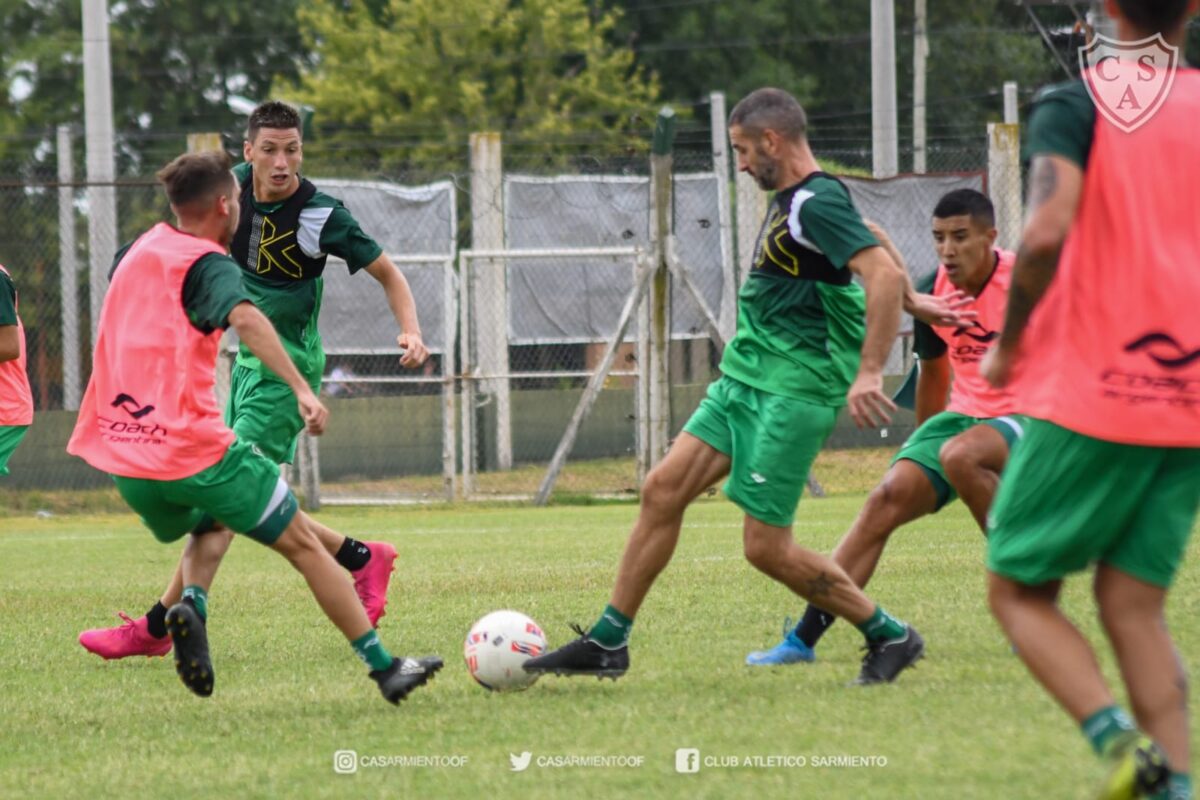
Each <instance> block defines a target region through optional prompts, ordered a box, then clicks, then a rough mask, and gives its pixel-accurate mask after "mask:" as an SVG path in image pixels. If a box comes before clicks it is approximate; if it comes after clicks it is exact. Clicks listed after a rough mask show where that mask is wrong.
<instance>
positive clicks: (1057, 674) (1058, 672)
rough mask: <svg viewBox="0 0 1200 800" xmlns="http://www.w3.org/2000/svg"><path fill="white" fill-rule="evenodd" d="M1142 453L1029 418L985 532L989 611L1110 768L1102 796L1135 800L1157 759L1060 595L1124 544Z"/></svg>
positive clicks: (1149, 467)
mask: <svg viewBox="0 0 1200 800" xmlns="http://www.w3.org/2000/svg"><path fill="white" fill-rule="evenodd" d="M1148 454H1151V453H1150V449H1149V448H1137V447H1130V446H1127V445H1120V444H1115V443H1112V442H1104V441H1100V440H1097V439H1091V438H1089V437H1086V436H1082V435H1080V434H1076V433H1074V432H1072V431H1069V430H1066V429H1064V428H1061V427H1059V426H1057V425H1054V424H1052V423H1049V422H1045V421H1042V420H1036V419H1030V420H1028V421H1027V424H1026V426H1025V434H1024V436H1023V437H1022V441H1021V446H1020V447H1018V448H1016V449H1015V451H1014V452H1013V455H1012V458H1011V460H1010V463H1009V464H1008V466H1007V468H1006V471H1005V474H1004V479H1003V480H1002V481H1001V483H1000V488H999V491H998V492H997V494H996V498H995V502H994V504H993V509H992V513H991V518H992V525H991V527H990V530H989V534H988V569H989V571H990V572H991V575H990V578H989V602H990V605H991V608H992V613H993V614H994V615H995V617H996V619H997V620H998V621H999V623H1000V625H1001V627H1002V628H1003V629H1004V630H1005V632H1006V634H1007V635H1008V636H1009V639H1010V640H1011V641H1012V642H1013V644H1015V645H1016V648H1017V652H1018V654H1019V655H1020V657H1021V659H1022V660H1023V661H1024V662H1025V664H1026V665H1027V666H1028V667H1029V669H1030V672H1032V673H1033V675H1034V677H1035V678H1036V679H1037V680H1038V681H1039V682H1040V683H1041V684H1042V685H1043V686H1044V687H1045V688H1046V690H1047V691H1048V692H1049V693H1050V695H1051V696H1052V697H1053V698H1054V699H1055V700H1056V701H1057V702H1058V703H1059V704H1060V705H1062V706H1063V708H1064V710H1066V711H1067V713H1068V714H1070V715H1071V717H1072V718H1073V719H1074V720H1075V721H1076V722H1077V723H1078V724H1079V725H1080V728H1081V730H1082V732H1083V734H1084V735H1085V736H1086V737H1087V739H1088V741H1089V742H1090V743H1091V745H1092V747H1093V749H1094V750H1095V752H1096V753H1097V754H1098V755H1099V756H1101V757H1102V758H1105V759H1107V760H1110V761H1111V763H1112V764H1113V767H1114V768H1113V772H1112V775H1111V776H1110V779H1109V781H1108V783H1106V786H1105V788H1104V790H1103V792H1102V794H1101V797H1105V798H1117V797H1133V796H1135V795H1134V794H1133V785H1134V782H1135V781H1141V782H1157V783H1162V782H1164V781H1165V768H1164V767H1163V763H1162V762H1163V757H1162V755H1161V750H1159V749H1158V747H1157V745H1154V743H1153V742H1151V741H1150V740H1149V739H1147V738H1144V737H1141V735H1140V734H1139V733H1138V731H1137V730H1136V728H1135V726H1134V723H1133V721H1132V720H1131V719H1130V718H1129V716H1128V714H1126V713H1125V711H1124V710H1123V709H1121V708H1120V707H1119V706H1117V705H1116V704H1115V702H1114V701H1113V696H1112V693H1111V692H1110V691H1109V688H1108V686H1107V684H1106V683H1105V681H1104V677H1103V675H1102V674H1101V672H1100V667H1099V665H1098V663H1097V662H1096V658H1095V655H1094V653H1093V652H1092V648H1091V646H1090V645H1089V644H1088V642H1087V641H1086V639H1084V637H1083V636H1082V634H1081V633H1080V632H1079V631H1078V629H1077V628H1076V627H1075V626H1074V625H1073V624H1072V623H1071V621H1070V620H1068V619H1067V618H1066V617H1065V616H1064V615H1063V614H1062V612H1061V611H1060V610H1059V609H1058V607H1057V605H1056V600H1057V590H1058V584H1059V582H1060V581H1061V579H1062V578H1063V577H1065V576H1066V575H1068V574H1070V573H1072V572H1078V571H1081V570H1084V569H1086V568H1087V567H1088V565H1089V564H1090V563H1092V562H1094V561H1096V560H1098V559H1102V558H1104V557H1105V554H1107V553H1109V552H1110V551H1112V549H1113V548H1114V546H1115V544H1116V543H1118V542H1120V541H1121V540H1122V538H1123V537H1124V534H1125V532H1126V531H1127V530H1128V529H1129V526H1130V524H1131V523H1132V522H1133V521H1134V520H1135V519H1136V516H1137V510H1138V508H1139V506H1140V505H1141V500H1142V498H1143V496H1144V495H1145V494H1146V492H1147V489H1148V487H1149V486H1150V485H1151V483H1152V482H1153V480H1154V476H1155V473H1156V471H1157V464H1154V463H1150V462H1148V461H1147V455H1148ZM1160 772H1161V773H1162V774H1158V775H1156V773H1160ZM1155 791H1157V789H1155ZM1150 793H1152V792H1150Z"/></svg>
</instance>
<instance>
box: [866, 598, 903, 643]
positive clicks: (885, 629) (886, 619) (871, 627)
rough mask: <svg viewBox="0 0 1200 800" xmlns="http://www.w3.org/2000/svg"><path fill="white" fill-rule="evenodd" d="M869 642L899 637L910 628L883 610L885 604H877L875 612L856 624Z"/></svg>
mask: <svg viewBox="0 0 1200 800" xmlns="http://www.w3.org/2000/svg"><path fill="white" fill-rule="evenodd" d="M855 627H857V628H858V629H859V630H860V631H862V635H863V636H865V637H867V641H868V642H878V641H882V640H884V639H899V638H900V637H901V636H903V635H904V631H906V630H908V626H907V625H905V624H904V623H903V622H901V621H900V620H898V619H896V618H895V617H893V616H892V615H891V614H889V613H887V612H886V611H884V610H883V606H875V613H874V614H872V615H871V618H870V619H868V620H867V621H866V622H862V623H859V624H858V625H856V626H855Z"/></svg>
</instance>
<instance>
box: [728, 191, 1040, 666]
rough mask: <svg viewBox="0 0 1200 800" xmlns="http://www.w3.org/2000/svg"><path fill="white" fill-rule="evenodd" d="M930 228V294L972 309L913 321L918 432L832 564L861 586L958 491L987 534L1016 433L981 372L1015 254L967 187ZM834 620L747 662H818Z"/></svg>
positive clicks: (1003, 395)
mask: <svg viewBox="0 0 1200 800" xmlns="http://www.w3.org/2000/svg"><path fill="white" fill-rule="evenodd" d="M932 227H933V242H934V247H935V249H936V250H937V254H938V259H939V261H940V262H941V263H940V264H939V266H938V268H937V270H936V271H935V272H934V273H933V274H932V275H931V276H930V282H931V284H932V285H931V286H929V287H928V288H929V289H932V291H933V294H934V296H940V297H955V298H957V296H958V295H959V293H965V294H966V295H967V296H968V297H969V298H971V300H970V302H969V303H968V304H967V305H966V306H964V307H963V308H962V309H961V310H962V311H963V312H964V314H966V313H969V312H975V313H974V315H973V316H971V317H970V321H969V322H968V323H965V324H962V325H959V326H956V327H933V326H931V325H928V324H926V323H924V322H922V321H920V320H916V321H914V324H913V346H914V350H916V353H917V357H918V358H919V359H920V369H919V372H918V377H917V397H916V412H917V423H918V425H919V427H918V428H917V430H916V431H914V432H913V434H912V436H910V437H909V438H908V441H906V442H905V443H904V446H903V447H901V448H900V450H899V452H897V453H896V456H895V457H894V458H893V459H892V465H891V468H890V469H889V470H888V472H887V474H886V475H885V476H884V477H883V480H882V481H881V482H880V484H879V485H878V486H876V487H875V489H874V490H873V491H872V492H871V494H870V495H869V496H868V497H867V502H866V504H864V505H863V508H862V510H861V511H860V512H859V514H858V517H857V519H855V520H854V524H853V525H852V526H851V527H850V530H849V531H848V532H847V533H846V536H845V537H844V538H843V539H842V541H841V542H840V543H838V546H837V548H836V549H834V551H833V560H834V561H836V562H837V563H838V564H839V565H840V566H841V567H842V569H844V570H846V573H847V574H848V575H849V576H850V577H851V578H852V579H853V580H854V582H855V583H857V584H858V585H859V586H862V587H865V586H866V585H867V581H869V580H870V579H871V576H872V575H873V574H874V572H875V567H876V565H877V564H878V563H879V558H880V556H882V555H883V549H884V547H885V546H886V545H887V541H888V538H889V537H890V536H891V535H892V533H893V532H894V531H895V530H896V529H897V528H899V527H900V526H901V525H905V524H907V523H909V522H911V521H913V520H915V519H918V518H920V517H923V516H925V515H926V514H933V513H935V512H937V511H939V510H941V508H942V507H943V506H944V505H946V504H947V503H949V502H950V501H951V500H953V499H954V497H955V496H956V494H957V495H958V496H961V497H962V498H963V502H964V503H965V504H966V505H967V507H968V508H970V509H971V513H972V515H974V517H975V520H976V521H977V522H978V523H979V527H980V529H981V530H983V531H985V532H986V531H987V511H988V507H989V506H990V505H991V504H992V496H993V495H994V494H995V492H996V485H997V484H998V483H999V480H1000V472H1001V470H1003V469H1004V464H1005V462H1006V461H1007V460H1008V451H1009V449H1010V448H1011V447H1012V445H1013V442H1014V441H1015V440H1016V439H1017V438H1018V437H1019V436H1020V433H1021V420H1020V418H1019V417H1017V416H1015V415H1014V413H1013V412H1014V407H1013V398H1012V396H1011V395H1010V394H1009V393H1008V392H1006V391H1005V390H1003V389H995V388H993V387H992V386H990V385H988V384H987V382H986V381H984V380H983V378H982V377H981V376H980V375H979V362H980V361H981V360H982V359H983V354H984V353H985V352H986V351H987V348H988V345H989V344H990V343H991V342H992V341H993V340H994V339H995V338H996V336H997V331H999V329H1000V326H1001V324H1002V323H1003V322H1004V307H1005V303H1006V302H1007V300H1008V283H1009V277H1010V275H1011V272H1012V264H1013V259H1014V258H1015V256H1014V254H1013V253H1010V252H1008V251H1005V250H1000V249H998V248H997V247H996V223H995V211H994V210H993V208H992V203H991V201H990V200H988V198H987V196H986V195H984V194H981V193H980V192H977V191H974V190H973V189H956V190H954V191H952V192H949V193H948V194H946V195H945V196H943V197H942V198H941V199H940V200H939V201H938V203H937V205H936V206H935V207H934V209H933V223H932ZM872 232H873V233H874V234H875V236H876V238H877V239H879V240H880V242H881V243H882V244H883V245H884V247H886V248H887V249H888V251H889V252H890V253H891V254H892V258H893V259H894V260H895V261H896V262H897V263H899V264H903V260H902V258H901V256H900V253H899V252H898V251H896V249H895V247H894V246H893V245H892V243H891V241H890V240H889V239H888V238H887V235H886V234H885V233H884V232H883V231H882V230H879V229H878V228H874V227H872ZM919 288H926V287H919ZM947 389H949V402H948V404H947ZM835 619H836V618H835V617H834V616H833V615H832V614H830V613H829V612H827V611H825V610H823V609H821V608H818V607H817V606H815V605H812V604H809V606H808V607H807V608H805V609H804V614H803V616H802V617H801V618H800V622H799V624H798V625H796V627H795V629H794V630H790V631H789V630H787V629H786V628H787V623H785V630H784V638H783V641H781V642H780V643H779V644H777V645H775V647H773V648H771V649H770V650H763V651H758V652H754V653H751V654H750V655H748V656H747V657H746V663H747V664H750V665H752V666H758V665H772V664H794V663H798V662H810V661H812V660H813V659H814V658H816V655H815V653H814V648H815V647H816V644H817V642H818V641H820V639H821V637H822V636H823V635H824V634H825V631H827V630H828V629H829V627H830V626H831V625H832V624H833V622H834V620H835Z"/></svg>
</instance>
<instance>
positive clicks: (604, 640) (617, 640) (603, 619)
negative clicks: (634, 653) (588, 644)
mask: <svg viewBox="0 0 1200 800" xmlns="http://www.w3.org/2000/svg"><path fill="white" fill-rule="evenodd" d="M632 627H633V620H631V619H630V618H629V617H627V616H625V615H624V614H622V613H621V612H620V611H617V610H616V609H615V608H613V607H612V606H605V607H604V613H603V614H601V615H600V619H598V620H596V624H595V625H593V626H592V629H591V630H590V631H588V638H589V639H591V640H592V641H594V642H596V644H598V645H600V646H601V647H607V648H609V649H612V648H616V647H623V646H625V645H626V644H628V643H629V630H630V628H632Z"/></svg>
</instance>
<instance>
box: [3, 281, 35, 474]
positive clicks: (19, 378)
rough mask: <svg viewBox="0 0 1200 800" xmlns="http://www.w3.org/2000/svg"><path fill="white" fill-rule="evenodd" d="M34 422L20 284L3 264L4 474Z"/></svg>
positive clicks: (6, 472)
mask: <svg viewBox="0 0 1200 800" xmlns="http://www.w3.org/2000/svg"><path fill="white" fill-rule="evenodd" d="M32 424H33V392H31V391H30V390H29V375H27V374H26V372H25V328H24V327H23V326H22V325H21V318H20V317H19V316H17V287H16V286H14V285H13V281H12V276H11V275H9V274H8V270H6V269H5V268H4V267H2V266H0V475H7V474H8V460H9V459H10V458H12V454H13V453H14V452H16V449H17V445H19V444H20V443H21V440H22V439H24V438H25V434H26V433H28V432H29V426H30V425H32Z"/></svg>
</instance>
